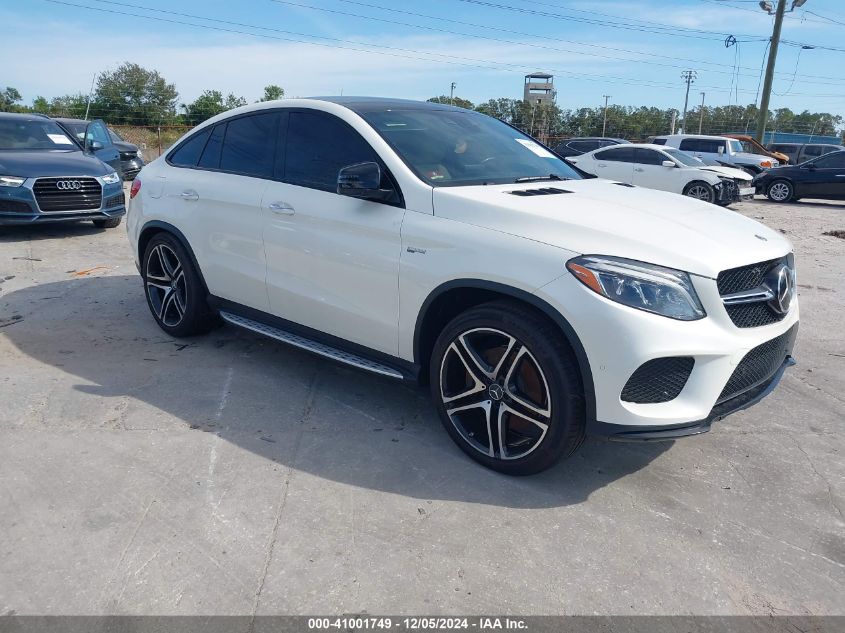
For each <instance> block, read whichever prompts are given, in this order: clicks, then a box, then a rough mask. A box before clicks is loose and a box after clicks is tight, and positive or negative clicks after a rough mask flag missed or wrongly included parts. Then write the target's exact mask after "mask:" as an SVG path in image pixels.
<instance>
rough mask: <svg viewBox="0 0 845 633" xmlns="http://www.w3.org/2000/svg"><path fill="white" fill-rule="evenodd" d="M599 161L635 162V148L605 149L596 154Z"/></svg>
mask: <svg viewBox="0 0 845 633" xmlns="http://www.w3.org/2000/svg"><path fill="white" fill-rule="evenodd" d="M595 157H596V159H597V160H612V161H616V162H620V163H633V162H634V148H632V147H619V146H614V147H613V149H605V150H602V151H600V152H597V153H596V154H595Z"/></svg>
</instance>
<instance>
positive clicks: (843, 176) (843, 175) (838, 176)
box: [836, 174, 845, 178]
mask: <svg viewBox="0 0 845 633" xmlns="http://www.w3.org/2000/svg"><path fill="white" fill-rule="evenodd" d="M836 177H837V178H845V174H836Z"/></svg>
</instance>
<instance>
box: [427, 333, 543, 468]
mask: <svg viewBox="0 0 845 633" xmlns="http://www.w3.org/2000/svg"><path fill="white" fill-rule="evenodd" d="M440 396H441V398H442V402H443V405H444V407H445V409H446V414H447V416H448V417H449V420H450V421H451V422H452V424H453V425H454V427H455V429H456V430H457V431H458V433H459V434H460V435H461V436H462V437H463V438H464V439H465V440H466V442H467V443H468V444H469V445H470V446H472V447H473V448H474V449H475V450H477V451H479V452H480V453H482V454H484V455H487V456H489V457H493V458H497V459H502V460H513V459H519V458H521V457H525V456H526V455H528V454H529V453H531V452H532V451H534V450H535V449H536V448H537V447H538V446H540V444H541V443H542V442H543V439H544V438H545V436H546V433H547V431H548V428H549V424H550V423H551V417H552V402H551V394H550V392H549V385H548V382H547V381H546V376H545V374H544V373H543V370H542V368H541V367H540V364H539V363H538V362H537V360H536V359H535V357H534V356H533V355H532V354H531V352H530V351H529V350H528V348H527V347H526V346H525V345H524V344H522V343H521V342H520V341H518V340H517V339H516V338H515V337H513V336H511V335H509V334H507V333H505V332H502V331H501V330H496V329H492V328H475V329H472V330H468V331H466V332H464V333H462V334H460V335H459V336H458V337H456V338H455V339H454V340H453V341H452V343H451V344H450V345H449V347H448V348H447V350H446V353H445V354H444V355H443V360H442V362H441V366H440Z"/></svg>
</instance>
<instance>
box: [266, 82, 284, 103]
mask: <svg viewBox="0 0 845 633" xmlns="http://www.w3.org/2000/svg"><path fill="white" fill-rule="evenodd" d="M284 97H285V89H284V88H282V87H281V86H277V85H276V84H270V85H269V86H264V96H263V97H262V98H261V99H260V101H275V100H276V99H284Z"/></svg>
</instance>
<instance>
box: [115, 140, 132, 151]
mask: <svg viewBox="0 0 845 633" xmlns="http://www.w3.org/2000/svg"><path fill="white" fill-rule="evenodd" d="M112 145H114V146H115V147H116V148H117V151H118V152H137V151H138V146H137V145H135V144H134V143H127V142H126V141H114V142H113V143H112Z"/></svg>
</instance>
